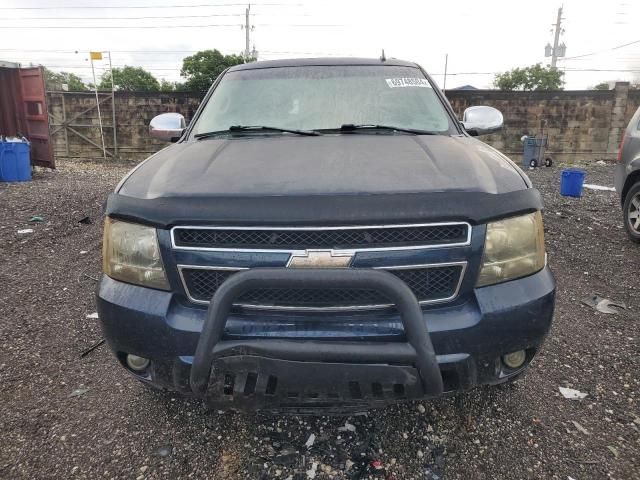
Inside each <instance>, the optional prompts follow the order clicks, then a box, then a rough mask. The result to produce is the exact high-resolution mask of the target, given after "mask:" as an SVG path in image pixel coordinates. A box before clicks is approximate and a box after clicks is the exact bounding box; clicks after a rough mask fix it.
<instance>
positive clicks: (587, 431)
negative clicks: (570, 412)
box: [571, 420, 591, 435]
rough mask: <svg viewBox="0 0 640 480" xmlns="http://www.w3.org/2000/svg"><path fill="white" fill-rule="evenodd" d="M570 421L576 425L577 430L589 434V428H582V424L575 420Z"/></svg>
mask: <svg viewBox="0 0 640 480" xmlns="http://www.w3.org/2000/svg"><path fill="white" fill-rule="evenodd" d="M571 423H573V426H574V427H576V430H578V431H579V432H580V433H584V434H585V435H591V434H590V433H589V430H587V429H586V428H584V427H583V426H582V425H580V424H579V423H578V422H576V421H575V420H571Z"/></svg>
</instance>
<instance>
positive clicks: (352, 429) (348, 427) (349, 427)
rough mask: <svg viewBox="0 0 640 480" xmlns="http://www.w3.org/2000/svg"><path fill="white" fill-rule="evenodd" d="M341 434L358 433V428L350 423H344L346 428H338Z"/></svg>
mask: <svg viewBox="0 0 640 480" xmlns="http://www.w3.org/2000/svg"><path fill="white" fill-rule="evenodd" d="M338 431H339V432H355V431H356V426H355V425H352V424H351V423H349V422H344V427H340V428H338Z"/></svg>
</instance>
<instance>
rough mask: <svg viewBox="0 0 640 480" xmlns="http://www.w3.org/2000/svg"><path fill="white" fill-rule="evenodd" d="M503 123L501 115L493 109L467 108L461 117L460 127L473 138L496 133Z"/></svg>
mask: <svg viewBox="0 0 640 480" xmlns="http://www.w3.org/2000/svg"><path fill="white" fill-rule="evenodd" d="M503 123H504V119H503V117H502V113H500V110H497V109H495V108H493V107H469V108H467V109H466V110H465V111H464V114H463V116H462V126H463V127H464V129H465V130H466V131H467V133H468V134H469V135H473V136H474V137H475V136H478V135H486V134H488V133H493V132H496V131H498V130H500V129H501V128H502V124H503Z"/></svg>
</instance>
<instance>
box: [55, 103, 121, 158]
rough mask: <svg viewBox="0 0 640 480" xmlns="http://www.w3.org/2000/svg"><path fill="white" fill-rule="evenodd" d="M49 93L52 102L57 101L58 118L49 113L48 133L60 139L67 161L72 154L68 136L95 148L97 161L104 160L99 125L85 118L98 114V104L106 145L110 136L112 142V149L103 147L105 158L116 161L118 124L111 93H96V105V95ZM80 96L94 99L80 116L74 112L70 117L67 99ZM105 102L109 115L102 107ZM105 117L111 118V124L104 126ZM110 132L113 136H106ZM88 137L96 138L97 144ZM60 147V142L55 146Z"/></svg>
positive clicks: (110, 146)
mask: <svg viewBox="0 0 640 480" xmlns="http://www.w3.org/2000/svg"><path fill="white" fill-rule="evenodd" d="M48 93H49V95H50V97H51V99H52V101H53V99H55V98H59V99H60V110H61V112H60V114H58V115H56V114H54V113H53V112H51V111H49V112H48V113H49V125H51V128H52V130H51V135H52V136H53V135H62V136H63V138H62V140H63V141H62V143H63V148H64V150H65V155H66V157H72V154H71V152H70V148H69V147H70V143H69V136H70V135H75V136H77V137H78V138H80V139H81V140H82V141H83V142H85V143H86V144H88V145H91V146H92V147H95V148H96V149H97V150H98V151H99V157H100V158H102V157H103V149H102V145H101V141H100V136H101V134H100V125H99V124H96V123H94V122H92V121H91V120H90V119H87V115H88V114H90V113H93V112H94V111H96V112H97V109H98V103H99V104H100V106H101V109H102V112H101V113H102V114H103V117H102V129H103V130H106V131H105V132H104V138H105V142H106V139H107V138H109V136H111V137H112V139H113V143H112V145H107V144H105V149H104V156H105V157H111V158H117V156H118V144H117V137H116V128H117V124H116V116H115V103H114V97H113V94H112V93H111V92H109V93H106V92H105V93H98V102H96V101H95V95H96V94H95V92H58V91H56V92H48ZM79 95H88V96H91V97H93V102H92V105H91V106H90V107H88V108H85V109H83V110H81V111H79V112H78V111H75V112H73V113H71V111H70V109H69V105H68V102H67V99H66V97H67V96H70V97H71V96H72V97H75V98H77V97H78V96H79ZM108 102H110V103H111V109H110V110H111V111H109V110H106V112H105V110H104V107H103V105H104V104H105V103H108ZM107 112H108V113H107ZM108 117H111V119H110V120H111V121H110V123H105V119H107V118H108ZM109 131H110V132H111V134H112V135H108V134H109ZM91 135H93V136H95V137H96V140H94V139H92V138H90V136H91ZM59 143H60V142H59V141H57V142H56V144H59ZM78 156H79V157H82V158H87V155H84V154H83V155H78Z"/></svg>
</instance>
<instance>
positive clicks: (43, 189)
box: [0, 163, 640, 480]
mask: <svg viewBox="0 0 640 480" xmlns="http://www.w3.org/2000/svg"><path fill="white" fill-rule="evenodd" d="M586 169H587V171H588V178H587V181H588V182H589V183H595V184H599V185H606V186H611V185H612V175H613V166H612V165H606V166H600V165H592V166H587V167H586ZM126 170H127V168H126V167H124V166H117V167H113V166H103V165H99V164H93V165H91V164H77V163H66V164H65V163H63V164H62V165H61V166H60V168H59V170H58V171H56V172H41V173H38V174H37V175H36V176H35V179H34V181H33V182H30V183H24V184H13V185H7V184H0V405H1V409H2V412H1V415H0V432H1V436H0V477H1V478H7V479H19V478H30V479H31V478H39V479H40V478H42V479H44V478H91V479H94V478H141V479H142V478H171V479H174V478H216V479H227V478H230V479H236V478H237V479H270V478H281V479H286V478H289V479H298V478H299V479H304V478H312V477H313V472H314V471H315V478H317V479H322V478H353V479H355V478H388V479H409V478H414V479H419V478H420V479H424V478H426V479H436V478H441V479H442V478H444V479H476V478H477V479H503V478H504V479H520V478H535V479H540V478H544V479H547V478H552V479H562V480H568V479H570V478H571V479H575V480H583V479H601V478H611V479H614V478H615V479H631V478H640V433H639V432H640V406H639V399H640V374H639V373H638V372H639V371H640V355H639V354H640V342H639V338H640V334H639V332H638V312H640V290H639V288H640V282H639V279H638V265H639V264H640V262H639V259H640V250H639V248H640V247H639V246H638V245H634V244H632V243H631V242H630V241H629V240H628V239H627V237H626V235H625V233H624V231H623V228H622V224H621V220H620V208H619V205H618V202H617V200H616V195H615V193H613V192H608V191H590V190H588V191H586V192H585V195H584V196H583V198H581V199H570V198H564V197H561V196H559V194H558V190H559V188H558V185H559V175H560V167H553V168H548V169H541V170H538V171H533V172H529V173H530V176H531V178H532V180H533V182H534V184H535V185H536V186H537V187H538V188H539V189H540V190H541V191H542V193H543V195H544V197H545V205H546V212H545V222H546V235H547V246H548V252H549V261H550V264H551V266H552V269H553V271H554V273H555V275H556V279H557V282H558V298H557V308H556V315H555V323H554V326H553V328H552V331H551V333H550V335H549V337H548V339H547V342H546V344H545V347H544V349H543V351H542V352H541V354H540V355H539V356H538V357H537V358H536V360H535V362H534V364H533V365H532V368H531V369H530V371H529V374H528V375H527V376H526V377H525V379H524V380H523V381H522V382H520V383H516V384H514V385H511V386H506V387H504V386H503V387H499V388H479V389H476V390H474V391H472V392H470V393H468V394H466V395H465V396H463V397H459V398H457V399H456V398H446V399H441V400H437V401H429V402H421V403H408V404H403V405H399V406H393V407H389V408H386V409H383V410H375V411H370V412H369V413H368V414H367V415H358V416H352V417H338V418H335V417H334V418H328V417H318V418H314V417H265V416H255V415H250V416H243V415H237V414H230V413H224V414H222V413H216V412H211V413H206V412H205V411H204V409H203V408H202V406H201V405H200V404H199V403H198V402H197V401H193V400H186V399H184V398H181V397H175V396H172V395H168V394H163V393H161V392H154V391H150V390H148V389H146V388H143V387H142V386H141V385H140V384H139V383H138V382H137V381H136V380H135V379H133V378H132V377H130V376H129V375H128V374H127V373H126V372H125V371H124V370H123V369H122V368H121V367H120V366H119V365H118V364H117V363H116V361H115V360H114V358H113V357H112V356H111V353H110V352H109V351H108V349H107V348H106V347H105V346H104V345H103V346H101V347H99V348H97V349H96V350H94V351H93V352H91V353H89V354H88V355H86V356H84V357H81V352H82V351H83V350H85V349H86V348H88V347H89V346H91V345H92V344H93V343H94V342H96V341H98V340H100V339H101V337H102V334H101V332H100V327H99V325H98V323H97V320H96V319H94V318H88V317H87V316H88V315H90V314H91V313H93V312H95V303H94V296H93V295H94V290H95V286H96V282H95V279H96V278H97V277H98V275H99V272H100V244H101V207H102V204H103V202H104V200H105V198H106V195H107V193H108V192H109V191H110V190H112V189H113V187H114V186H115V184H116V183H117V181H118V180H119V178H120V177H121V176H122V175H123V174H124V173H125V171H126ZM34 215H35V216H40V217H42V220H43V221H41V222H39V221H30V220H31V218H32V216H34ZM84 217H88V218H89V219H90V221H91V223H90V224H86V223H79V220H81V219H83V218H84ZM34 220H37V219H34ZM22 229H33V232H32V233H23V234H19V233H18V230H22ZM594 293H598V294H600V295H602V296H604V297H607V298H611V299H614V300H617V301H622V302H624V303H625V304H626V305H627V309H626V311H625V312H624V314H622V315H605V314H602V313H599V312H596V311H595V310H593V309H591V308H589V307H587V306H584V305H582V304H581V300H582V299H584V298H585V297H588V296H590V295H592V294H594ZM558 387H571V388H574V389H577V390H579V391H581V392H584V393H586V394H587V397H586V398H584V399H583V400H580V401H578V400H567V399H565V398H564V397H563V396H562V395H561V394H560V392H559V390H558ZM311 434H313V435H315V442H314V443H313V445H312V446H311V447H310V448H307V447H306V446H305V442H307V440H308V439H309V437H310V435H311ZM314 465H315V469H314ZM378 467H379V468H378Z"/></svg>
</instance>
